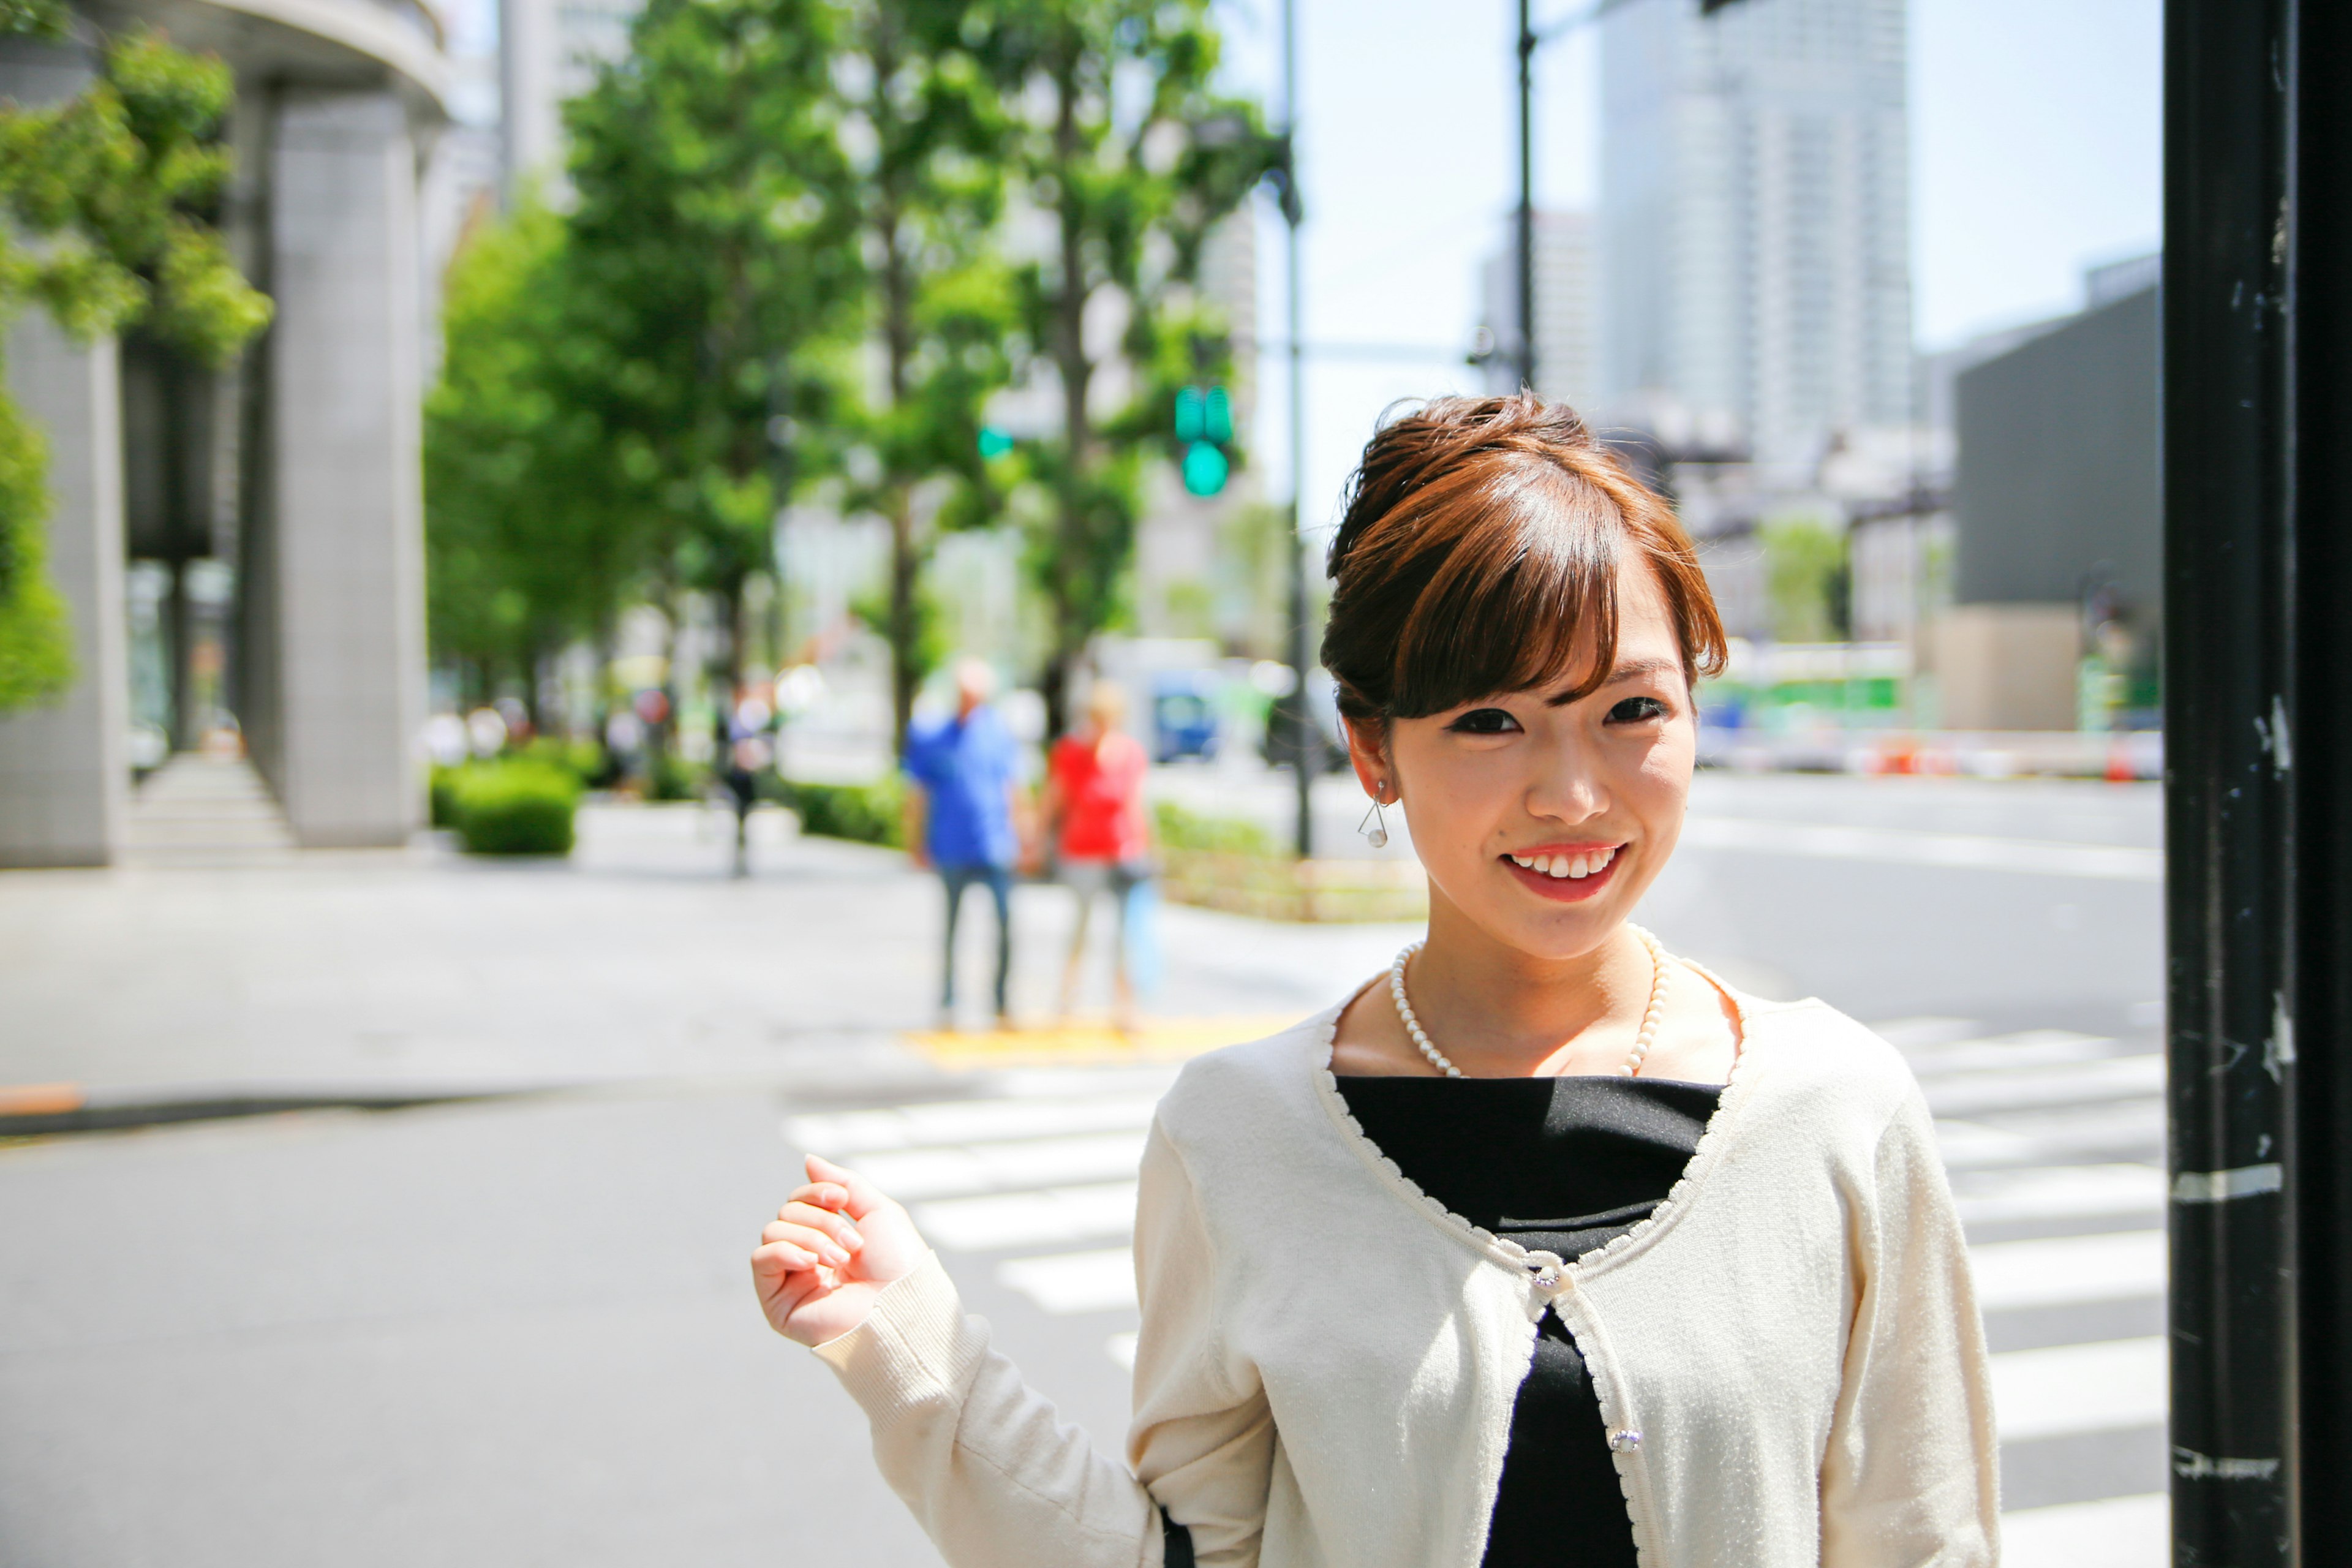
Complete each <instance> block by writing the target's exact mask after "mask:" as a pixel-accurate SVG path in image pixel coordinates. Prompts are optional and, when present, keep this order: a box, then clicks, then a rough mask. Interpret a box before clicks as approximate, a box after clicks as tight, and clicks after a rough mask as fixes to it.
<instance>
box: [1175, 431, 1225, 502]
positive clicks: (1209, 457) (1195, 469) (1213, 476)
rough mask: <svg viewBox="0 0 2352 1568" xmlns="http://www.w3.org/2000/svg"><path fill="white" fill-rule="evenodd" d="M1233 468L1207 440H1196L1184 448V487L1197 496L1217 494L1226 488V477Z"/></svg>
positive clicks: (1221, 453)
mask: <svg viewBox="0 0 2352 1568" xmlns="http://www.w3.org/2000/svg"><path fill="white" fill-rule="evenodd" d="M1233 468H1234V466H1233V464H1231V463H1230V462H1227V461H1226V460H1225V455H1224V454H1223V452H1220V451H1218V450H1217V449H1216V447H1213V446H1211V445H1210V444H1209V443H1208V442H1206V441H1194V442H1192V444H1191V445H1190V446H1187V447H1185V448H1184V488H1185V489H1188V490H1190V491H1192V493H1193V494H1194V495H1196V496H1213V495H1215V494H1216V493H1217V492H1218V491H1219V490H1221V489H1224V488H1225V478H1226V476H1227V475H1229V474H1231V473H1232V472H1233Z"/></svg>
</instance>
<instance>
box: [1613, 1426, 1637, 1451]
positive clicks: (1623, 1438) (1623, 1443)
mask: <svg viewBox="0 0 2352 1568" xmlns="http://www.w3.org/2000/svg"><path fill="white" fill-rule="evenodd" d="M1641 1446H1642V1434H1641V1433H1640V1432H1638V1431H1636V1430H1634V1429H1633V1427H1631V1426H1620V1427H1618V1428H1617V1430H1615V1431H1614V1432H1612V1433H1610V1434H1609V1447H1611V1448H1612V1449H1613V1450H1615V1451H1616V1452H1618V1453H1620V1454H1630V1453H1632V1452H1633V1450H1634V1449H1636V1448H1638V1447H1641Z"/></svg>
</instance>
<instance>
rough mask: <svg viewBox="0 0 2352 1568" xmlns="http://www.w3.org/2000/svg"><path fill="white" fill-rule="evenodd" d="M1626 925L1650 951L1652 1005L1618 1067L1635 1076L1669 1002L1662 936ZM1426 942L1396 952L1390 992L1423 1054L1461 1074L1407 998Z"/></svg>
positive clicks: (1447, 1073) (1450, 1073)
mask: <svg viewBox="0 0 2352 1568" xmlns="http://www.w3.org/2000/svg"><path fill="white" fill-rule="evenodd" d="M1625 929H1626V930H1628V931H1632V932H1633V934H1634V935H1635V936H1638V937H1640V938H1641V939H1642V945H1643V947H1645V948H1647V949H1648V950H1649V953H1650V1005H1649V1008H1648V1009H1647V1010H1646V1011H1645V1012H1643V1015H1642V1029H1641V1032H1640V1033H1639V1034H1637V1035H1635V1036H1634V1037H1633V1050H1632V1051H1630V1052H1629V1053H1627V1055H1626V1058H1625V1065H1624V1066H1623V1067H1621V1068H1618V1069H1617V1076H1618V1077H1620V1078H1632V1077H1633V1076H1634V1075H1636V1074H1637V1073H1639V1072H1640V1071H1641V1070H1642V1058H1643V1057H1646V1056H1648V1055H1649V1054H1650V1047H1651V1045H1652V1043H1653V1042H1654V1041H1655V1040H1656V1039H1657V1037H1658V1020H1659V1018H1660V1017H1661V1016H1663V1015H1664V1011H1665V1005H1666V955H1665V953H1664V952H1663V951H1662V950H1661V949H1660V948H1659V946H1658V939H1657V938H1656V937H1654V936H1652V935H1651V934H1650V933H1649V932H1648V931H1643V929H1642V928H1641V927H1640V926H1628V927H1626V928H1625ZM1422 946H1423V944H1422V943H1421V942H1407V943H1406V944H1405V945H1404V948H1403V950H1402V952H1399V953H1398V954H1397V955H1396V962H1394V963H1391V964H1390V965H1389V994H1390V995H1391V997H1393V998H1395V1000H1396V1010H1397V1016H1398V1017H1400V1018H1402V1019H1403V1020H1404V1030H1405V1033H1406V1034H1408V1035H1411V1036H1412V1043H1413V1044H1414V1045H1416V1046H1418V1047H1421V1054H1422V1055H1423V1056H1424V1057H1426V1058H1429V1065H1430V1066H1432V1067H1433V1068H1436V1069H1437V1070H1438V1071H1439V1072H1442V1073H1444V1075H1445V1076H1446V1077H1447V1078H1460V1077H1461V1076H1462V1069H1461V1068H1458V1067H1455V1066H1454V1063H1453V1061H1452V1060H1451V1059H1450V1058H1448V1057H1447V1056H1446V1054H1445V1053H1444V1051H1441V1050H1439V1049H1438V1048H1437V1047H1435V1046H1434V1045H1432V1044H1431V1043H1430V1038H1429V1036H1428V1034H1427V1032H1426V1031H1424V1030H1423V1028H1422V1026H1421V1020H1420V1019H1419V1018H1416V1017H1414V1016H1413V1013H1412V1003H1411V1002H1409V1001H1407V1000H1405V994H1404V965H1405V960H1407V959H1409V958H1411V957H1412V955H1413V954H1414V953H1416V952H1420V951H1421V949H1422Z"/></svg>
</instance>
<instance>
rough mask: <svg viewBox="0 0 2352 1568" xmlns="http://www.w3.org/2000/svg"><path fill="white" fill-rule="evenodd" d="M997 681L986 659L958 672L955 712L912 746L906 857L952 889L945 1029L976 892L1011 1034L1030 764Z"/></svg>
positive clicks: (1000, 1021)
mask: <svg viewBox="0 0 2352 1568" xmlns="http://www.w3.org/2000/svg"><path fill="white" fill-rule="evenodd" d="M995 684H996V682H995V677H994V676H993V675H992V673H991V671H990V670H989V668H988V666H986V665H985V664H982V662H981V661H980V660H978V659H966V660H964V661H963V662H962V663H961V664H960V665H958V666H957V667H956V710H955V714H954V716H953V717H951V718H950V719H948V720H946V721H943V722H940V723H938V724H932V725H927V726H925V727H923V728H921V729H918V730H912V731H909V732H908V736H907V764H906V765H907V779H908V784H909V785H910V786H911V787H910V788H909V789H908V792H907V852H908V855H910V856H912V857H913V858H914V861H915V864H916V865H918V866H931V867H936V868H938V870H939V873H940V882H941V883H942V884H943V885H944V886H945V888H946V889H947V896H948V920H947V938H946V942H945V945H944V948H943V950H942V952H941V954H940V1027H942V1028H949V1029H951V1028H953V1027H955V973H956V966H955V939H956V915H957V911H958V910H959V909H960V908H961V905H962V903H963V894H964V889H967V888H969V887H971V885H972V884H973V883H975V882H977V883H979V884H981V885H982V887H985V888H986V889H988V893H989V898H990V899H991V900H992V901H993V902H994V903H995V905H996V1026H997V1027H998V1028H1000V1029H1002V1028H1009V1027H1011V1026H1012V1009H1011V1008H1010V1006H1009V1005H1007V1002H1006V997H1005V989H1006V986H1007V984H1009V983H1010V981H1011V979H1012V975H1013V863H1014V862H1015V861H1016V860H1018V859H1019V858H1020V850H1021V838H1020V833H1019V830H1018V827H1017V826H1016V821H1015V819H1016V817H1017V816H1018V814H1019V811H1020V805H1021V797H1020V789H1021V754H1020V752H1019V749H1018V748H1017V747H1015V746H1014V744H1013V735H1012V732H1011V731H1008V730H1006V729H1005V727H1004V721H1003V719H1002V718H1000V717H999V716H998V715H997V712H996V710H995V709H993V708H992V707H990V706H989V703H988V699H989V696H990V694H991V693H992V690H993V689H994V687H995Z"/></svg>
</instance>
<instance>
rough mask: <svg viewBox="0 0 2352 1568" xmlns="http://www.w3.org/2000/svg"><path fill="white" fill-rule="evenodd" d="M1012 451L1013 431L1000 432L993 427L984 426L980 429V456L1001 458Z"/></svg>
mask: <svg viewBox="0 0 2352 1568" xmlns="http://www.w3.org/2000/svg"><path fill="white" fill-rule="evenodd" d="M1011 450H1013V432H1012V431H1010V430H1000V429H998V428H997V427H996V426H993V425H983V426H981V427H980V455H981V456H982V457H983V458H1001V457H1003V456H1004V454H1005V453H1007V452H1010V451H1011Z"/></svg>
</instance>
